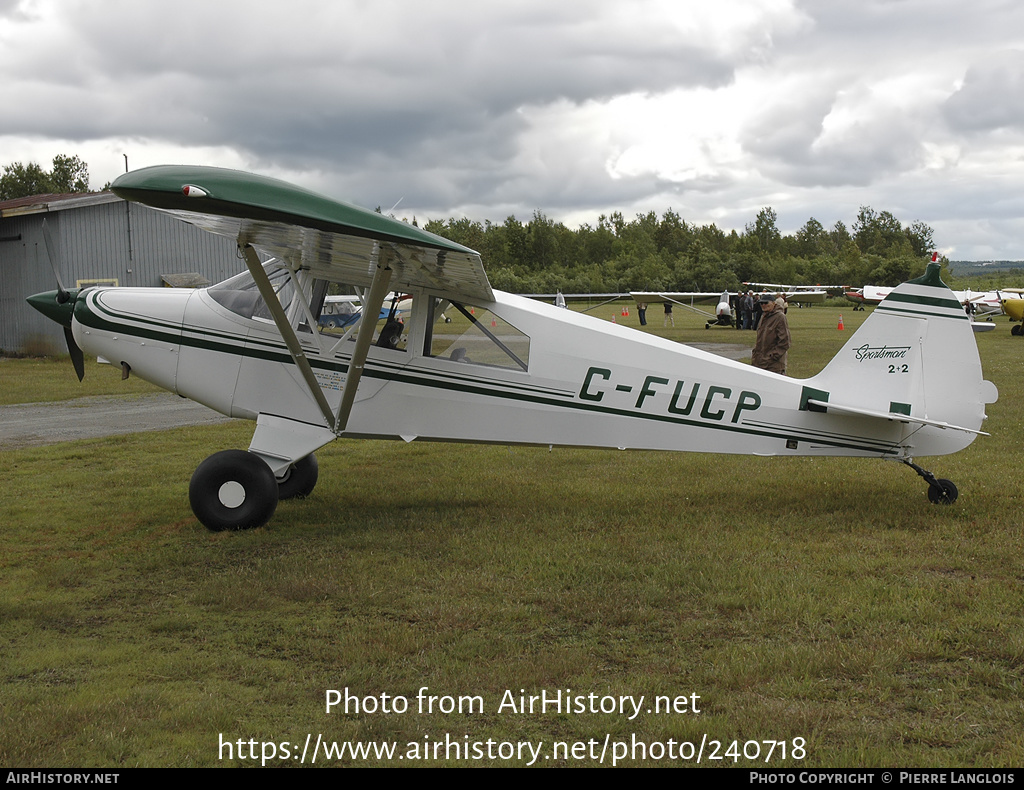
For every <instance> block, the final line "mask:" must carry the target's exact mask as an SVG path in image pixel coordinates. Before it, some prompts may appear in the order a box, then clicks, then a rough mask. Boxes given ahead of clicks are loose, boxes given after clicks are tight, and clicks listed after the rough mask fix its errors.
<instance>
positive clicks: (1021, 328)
mask: <svg viewBox="0 0 1024 790" xmlns="http://www.w3.org/2000/svg"><path fill="white" fill-rule="evenodd" d="M1010 334H1011V335H1015V336H1020V335H1024V325H1021V324H1014V325H1013V326H1011V327H1010Z"/></svg>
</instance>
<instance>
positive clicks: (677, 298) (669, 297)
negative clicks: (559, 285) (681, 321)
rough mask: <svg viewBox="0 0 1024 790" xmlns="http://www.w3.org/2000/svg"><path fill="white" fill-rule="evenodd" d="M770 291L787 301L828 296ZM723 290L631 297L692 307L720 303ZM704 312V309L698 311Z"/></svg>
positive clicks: (646, 293) (635, 293)
mask: <svg viewBox="0 0 1024 790" xmlns="http://www.w3.org/2000/svg"><path fill="white" fill-rule="evenodd" d="M763 290H764V289H762V291H763ZM767 290H768V292H770V293H782V294H783V295H784V296H785V297H786V301H787V302H803V303H805V304H817V303H821V302H824V301H825V298H826V297H827V296H828V294H826V293H825V292H824V291H820V290H819V291H787V290H782V289H779V290H776V289H767ZM722 293H723V292H722V291H714V292H710V291H631V292H630V294H629V295H630V297H631V298H632V299H633V300H635V301H636V302H647V303H658V302H672V303H673V304H678V305H682V306H683V307H692V306H693V305H697V304H718V302H719V301H721V298H722ZM726 293H728V294H729V296H730V297H732V296H736V295H737V292H736V291H727V292H726ZM697 312H702V311H699V310H698V311H697Z"/></svg>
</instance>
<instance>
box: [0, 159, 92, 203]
mask: <svg viewBox="0 0 1024 790" xmlns="http://www.w3.org/2000/svg"><path fill="white" fill-rule="evenodd" d="M88 191H89V168H88V166H87V165H86V164H85V162H83V161H82V160H81V159H80V158H79V157H77V156H64V155H63V154H58V155H57V156H55V157H53V167H52V169H51V170H44V169H43V168H42V167H41V166H40V165H38V164H36V163H35V162H29V163H28V164H27V165H26V164H22V163H21V162H14V163H13V164H10V165H4V166H3V172H2V174H0V200H14V199H15V198H22V197H31V196H32V195H47V194H54V195H65V194H69V193H72V192H88Z"/></svg>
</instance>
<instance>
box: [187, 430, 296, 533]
mask: <svg viewBox="0 0 1024 790" xmlns="http://www.w3.org/2000/svg"><path fill="white" fill-rule="evenodd" d="M277 500H278V488H277V479H276V478H275V477H274V473H273V472H272V471H270V467H269V466H267V464H266V462H264V461H263V459H262V458H260V457H259V456H256V455H253V454H252V453H249V452H246V451H245V450H223V451H221V452H219V453H214V454H213V455H211V456H210V457H209V458H207V459H206V460H205V461H203V462H202V463H201V464H199V466H198V467H196V471H195V472H194V473H193V474H192V481H191V482H190V483H189V485H188V501H189V503H190V504H191V505H192V512H193V513H195V515H196V518H198V519H199V521H200V522H201V523H202V525H203V526H204V527H206V528H207V529H208V530H210V531H212V532H221V531H223V530H226V529H231V530H236V529H253V528H255V527H261V526H263V525H264V524H266V523H267V522H268V521H269V520H270V517H271V516H272V515H274V510H275V509H276V508H277Z"/></svg>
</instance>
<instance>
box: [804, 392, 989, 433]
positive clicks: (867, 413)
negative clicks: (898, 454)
mask: <svg viewBox="0 0 1024 790" xmlns="http://www.w3.org/2000/svg"><path fill="white" fill-rule="evenodd" d="M807 404H808V405H809V406H817V407H818V408H819V409H822V410H825V411H831V412H839V413H840V414H857V415H860V416H861V417H876V418H878V419H880V420H895V421H897V422H912V423H915V424H917V425H931V426H934V427H936V428H950V429H952V430H954V431H964V432H966V433H973V434H977V435H978V436H989V435H990V434H988V433H986V432H985V431H976V430H974V429H973V428H964V427H962V426H960V425H953V424H951V423H948V422H940V421H939V420H926V419H924V418H923V417H913V416H911V415H909V414H900V413H897V412H884V411H874V410H872V409H861V408H858V407H857V406H840V405H838V404H835V403H832V402H831V401H823V400H814V399H813V398H812V399H808V401H807Z"/></svg>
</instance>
